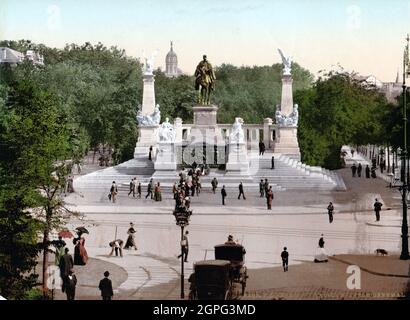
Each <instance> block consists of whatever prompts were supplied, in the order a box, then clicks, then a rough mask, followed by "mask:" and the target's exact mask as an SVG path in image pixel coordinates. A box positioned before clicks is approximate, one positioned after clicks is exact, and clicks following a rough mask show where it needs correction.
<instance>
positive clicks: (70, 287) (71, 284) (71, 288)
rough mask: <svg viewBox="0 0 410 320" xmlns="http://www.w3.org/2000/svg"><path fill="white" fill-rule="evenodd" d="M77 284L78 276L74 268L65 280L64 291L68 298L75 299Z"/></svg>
mask: <svg viewBox="0 0 410 320" xmlns="http://www.w3.org/2000/svg"><path fill="white" fill-rule="evenodd" d="M76 285H77V277H76V276H75V274H74V271H73V269H71V270H70V271H69V272H68V276H67V277H66V279H65V281H63V288H62V291H63V292H65V293H66V295H67V300H74V299H75V286H76Z"/></svg>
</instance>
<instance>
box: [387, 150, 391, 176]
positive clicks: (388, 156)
mask: <svg viewBox="0 0 410 320" xmlns="http://www.w3.org/2000/svg"><path fill="white" fill-rule="evenodd" d="M387 173H390V146H389V145H388V146H387Z"/></svg>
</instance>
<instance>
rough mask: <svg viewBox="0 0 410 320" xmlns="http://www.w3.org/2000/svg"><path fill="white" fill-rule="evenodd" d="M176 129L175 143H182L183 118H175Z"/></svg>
mask: <svg viewBox="0 0 410 320" xmlns="http://www.w3.org/2000/svg"><path fill="white" fill-rule="evenodd" d="M174 130H175V143H177V144H178V143H182V119H181V118H175V120H174Z"/></svg>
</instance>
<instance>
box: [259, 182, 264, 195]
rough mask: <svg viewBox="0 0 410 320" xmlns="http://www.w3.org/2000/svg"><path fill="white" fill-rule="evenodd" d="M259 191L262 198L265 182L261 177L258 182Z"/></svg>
mask: <svg viewBox="0 0 410 320" xmlns="http://www.w3.org/2000/svg"><path fill="white" fill-rule="evenodd" d="M259 192H260V194H261V198H263V197H264V196H265V183H264V182H263V179H261V182H259Z"/></svg>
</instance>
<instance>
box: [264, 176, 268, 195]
mask: <svg viewBox="0 0 410 320" xmlns="http://www.w3.org/2000/svg"><path fill="white" fill-rule="evenodd" d="M264 191H265V196H267V194H268V191H269V182H268V179H266V178H265V184H264Z"/></svg>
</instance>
